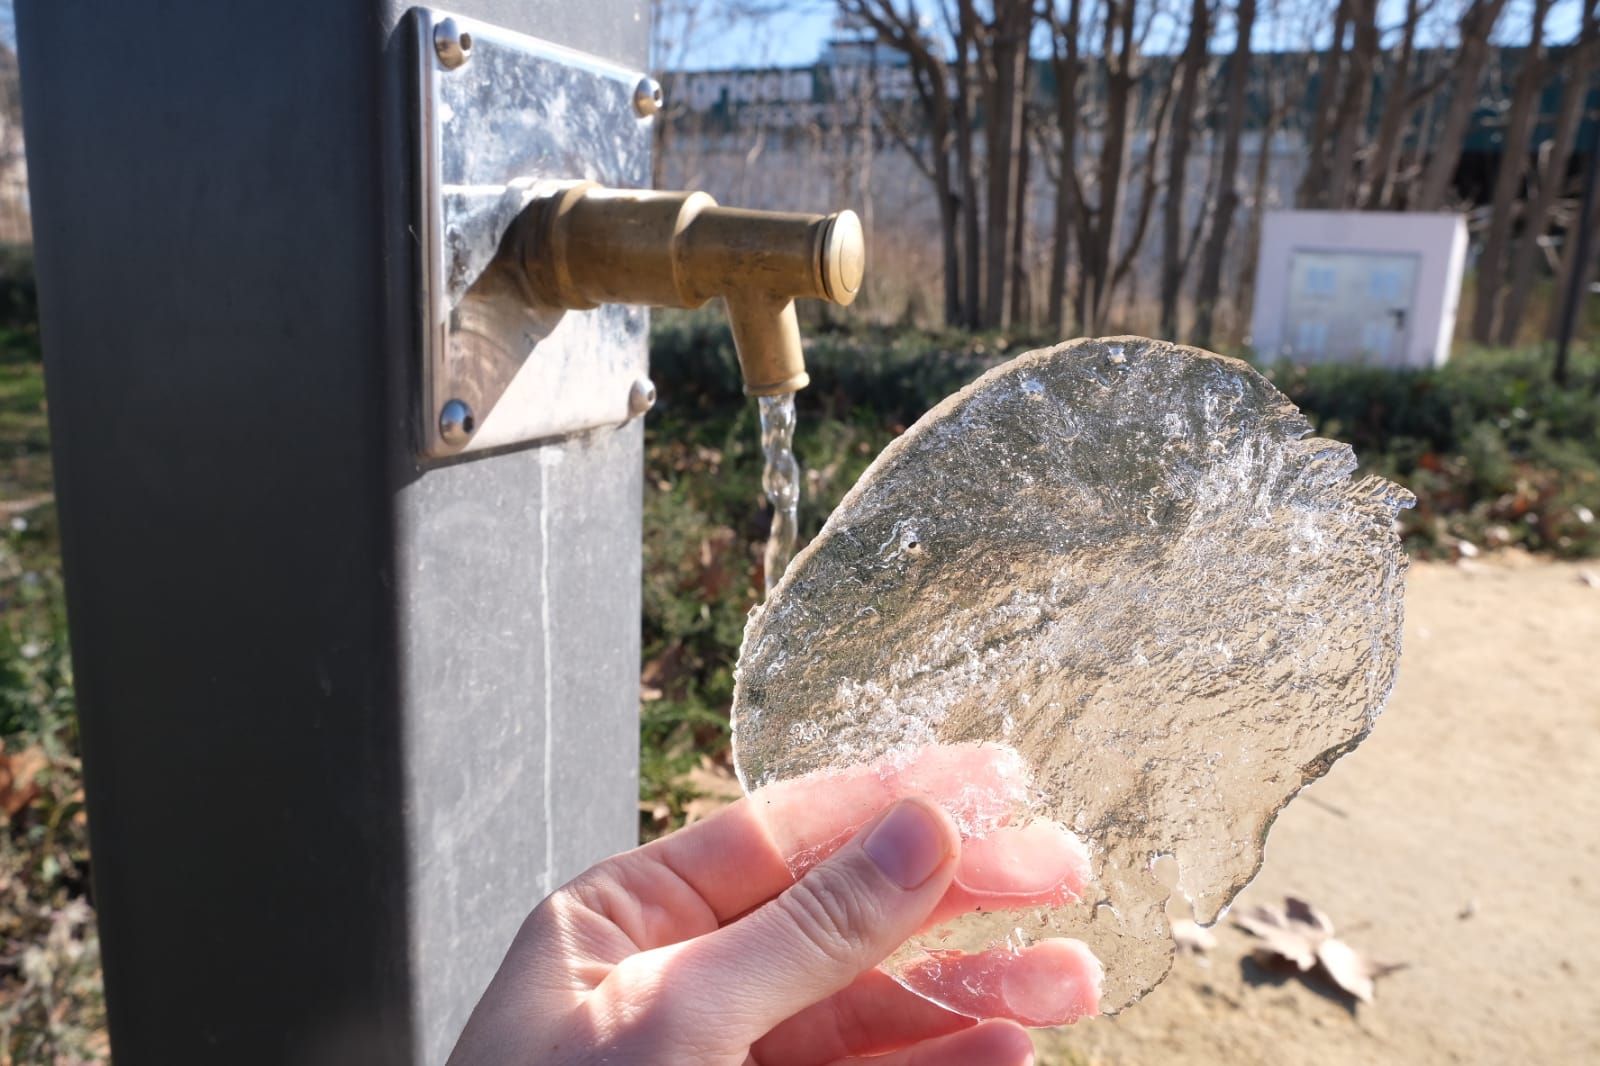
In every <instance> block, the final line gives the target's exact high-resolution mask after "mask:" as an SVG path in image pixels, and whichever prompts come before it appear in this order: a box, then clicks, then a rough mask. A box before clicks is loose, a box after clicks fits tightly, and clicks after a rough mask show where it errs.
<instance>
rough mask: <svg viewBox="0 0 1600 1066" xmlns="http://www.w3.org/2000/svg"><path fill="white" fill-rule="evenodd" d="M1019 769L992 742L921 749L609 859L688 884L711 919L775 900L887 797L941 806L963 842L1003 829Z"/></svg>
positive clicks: (746, 805)
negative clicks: (663, 871) (648, 866)
mask: <svg viewBox="0 0 1600 1066" xmlns="http://www.w3.org/2000/svg"><path fill="white" fill-rule="evenodd" d="M1027 784H1028V772H1027V768H1026V766H1025V765H1024V764H1023V761H1022V759H1021V757H1020V756H1019V755H1018V754H1017V753H1016V752H1015V751H1013V750H1012V749H1010V748H1006V747H1002V746H1000V745H995V744H945V745H929V746H927V747H924V748H921V749H918V750H917V751H915V752H912V753H910V754H909V755H906V756H903V757H898V758H890V759H886V760H883V761H880V762H878V763H874V764H871V765H867V766H855V767H850V768H849V769H845V770H840V771H833V772H828V773H821V774H810V775H807V776H805V777H800V778H794V779H792V780H788V781H782V782H778V783H776V784H772V785H768V786H766V787H764V788H760V789H757V790H756V791H755V792H754V793H752V794H751V795H750V796H749V797H747V798H745V799H743V800H740V801H739V802H737V803H735V804H733V805H732V806H731V807H728V808H726V809H725V810H723V811H721V812H719V813H718V814H716V815H714V816H712V817H711V818H708V819H706V820H705V821H703V822H697V823H695V824H694V825H692V826H690V827H688V828H687V829H682V830H679V831H678V832H676V833H673V834H672V835H670V836H667V837H663V838H662V839H660V840H657V841H655V842H654V843H651V844H649V845H647V846H646V847H643V848H640V849H639V850H637V851H633V852H629V853H627V854H625V855H621V856H618V857H617V858H615V859H612V860H609V861H610V862H611V863H615V864H618V867H619V869H618V872H619V873H623V874H626V873H633V872H637V871H636V870H630V869H629V867H630V866H632V865H633V864H637V863H654V864H660V865H661V866H664V867H666V868H667V869H668V870H670V871H671V872H672V873H673V874H674V875H675V876H676V877H678V878H679V879H680V880H682V881H683V882H685V883H686V884H688V886H689V887H690V888H691V889H692V890H693V891H694V892H696V893H697V894H698V895H699V896H700V898H701V899H702V900H703V901H704V902H705V904H706V906H707V907H709V908H710V910H711V911H712V913H713V914H714V915H715V916H716V920H717V922H718V923H726V922H729V921H732V920H733V919H734V918H737V917H738V916H739V915H741V914H743V913H745V912H746V911H748V910H750V909H751V908H753V907H756V906H759V905H760V904H762V903H764V902H766V901H767V900H769V899H771V898H772V897H773V896H776V895H777V894H778V893H780V892H782V891H783V890H784V889H786V888H788V887H789V885H791V884H793V883H794V880H795V878H796V876H798V875H799V874H800V873H803V872H804V871H805V870H807V869H809V868H810V867H812V866H814V865H816V864H817V863H818V862H821V861H822V860H823V859H825V858H827V857H828V856H829V855H831V854H832V853H833V852H834V851H836V850H838V848H839V847H840V846H841V845H842V844H843V843H844V842H845V841H847V840H849V839H850V838H851V837H852V836H853V835H854V834H855V833H856V831H857V830H858V829H860V828H861V827H862V826H863V825H865V824H866V823H867V822H869V821H871V820H872V819H873V818H874V817H875V816H876V815H877V814H878V813H879V812H881V811H883V810H884V809H885V808H887V807H888V806H889V805H890V804H891V803H894V802H895V801H896V800H899V799H902V798H905V797H907V796H922V797H925V798H928V799H930V800H932V801H934V802H936V803H938V804H939V805H941V806H943V807H944V808H945V809H946V810H947V811H949V812H950V815H951V817H952V818H954V819H955V822H956V824H957V826H959V827H960V828H961V830H962V835H963V836H968V835H982V834H984V833H986V832H988V831H990V830H992V829H994V828H996V827H998V826H1001V825H1004V824H1005V823H1006V822H1007V821H1008V820H1009V818H1010V817H1011V816H1012V814H1013V813H1014V812H1015V811H1017V810H1019V809H1020V808H1021V805H1022V803H1023V801H1024V800H1025V798H1026V789H1027Z"/></svg>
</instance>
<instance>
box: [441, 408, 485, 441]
mask: <svg viewBox="0 0 1600 1066" xmlns="http://www.w3.org/2000/svg"><path fill="white" fill-rule="evenodd" d="M477 428H478V420H477V419H476V418H474V417H473V414H472V408H470V407H468V406H467V405H466V404H464V403H462V402H461V401H460V400H450V401H447V402H446V403H445V405H444V406H443V407H441V408H440V409H439V436H441V437H443V438H444V442H445V443H446V444H451V445H457V446H459V445H462V444H465V443H467V441H468V440H470V439H471V438H472V434H473V433H474V432H476V431H477Z"/></svg>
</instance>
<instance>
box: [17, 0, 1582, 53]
mask: <svg viewBox="0 0 1600 1066" xmlns="http://www.w3.org/2000/svg"><path fill="white" fill-rule="evenodd" d="M758 2H759V0H758ZM915 2H917V3H918V4H919V5H920V4H927V5H928V7H929V9H930V10H934V8H933V4H934V3H935V2H936V0H915ZM1583 2H1584V0H1556V2H1555V4H1554V6H1553V7H1552V8H1551V14H1550V20H1549V24H1548V28H1549V40H1551V41H1554V42H1565V41H1568V40H1571V39H1572V38H1573V37H1574V36H1575V35H1576V33H1577V27H1578V19H1579V13H1580V11H1581V9H1582V8H1581V5H1582V3H1583ZM13 3H14V0H0V41H3V42H4V43H5V44H6V45H7V47H10V48H12V49H13V50H14V49H15V48H16V45H17V38H16V19H15V15H14V12H13ZM1530 3H1531V0H1510V9H1509V10H1508V11H1507V13H1506V14H1505V15H1504V16H1502V19H1501V25H1500V29H1499V32H1498V33H1497V34H1496V37H1497V38H1498V39H1499V40H1500V41H1501V43H1503V44H1521V43H1524V42H1526V41H1527V39H1528V24H1529V22H1530V19H1531V15H1530V10H1529V9H1530ZM691 6H692V7H696V8H699V9H701V10H703V11H715V10H718V9H721V10H723V11H726V10H728V9H729V8H731V7H733V6H734V4H732V3H729V0H661V3H660V5H659V7H660V8H662V9H665V10H666V11H668V12H671V11H674V10H679V11H682V10H684V9H686V8H689V7H691ZM763 6H764V7H768V8H770V7H772V6H775V5H771V4H766V5H763ZM1265 6H1267V5H1264V7H1265ZM837 10H838V9H837V6H836V4H835V3H833V0H797V2H795V3H792V4H789V5H787V6H786V9H784V10H778V11H775V12H773V13H770V14H767V13H764V14H761V15H759V16H754V15H751V16H745V17H743V18H739V17H732V16H729V15H726V14H723V15H717V14H711V15H702V16H700V17H699V18H698V20H697V22H696V24H695V26H694V28H693V31H692V32H691V33H690V34H689V35H688V36H687V38H686V39H683V38H684V35H683V33H682V29H681V25H680V26H679V28H678V29H676V31H674V32H671V33H669V34H668V36H669V37H671V36H677V37H678V38H680V39H679V40H677V41H671V42H669V44H668V45H667V47H666V49H665V52H666V53H667V58H668V59H669V62H668V64H666V65H668V66H671V67H673V68H676V69H681V70H717V69H725V68H729V67H796V66H806V65H809V64H810V63H812V62H814V61H815V60H816V58H817V56H818V55H819V54H820V53H821V51H822V47H823V45H824V44H825V43H826V42H827V40H828V38H829V37H830V36H832V35H833V32H834V30H833V21H834V14H835V12H836V11H837ZM1378 10H1379V20H1380V22H1381V24H1382V25H1384V26H1394V25H1397V24H1398V23H1399V21H1400V19H1401V16H1402V14H1403V12H1404V10H1405V0H1380V2H1379V9H1378ZM669 18H670V16H669ZM680 24H681V20H680ZM1219 29H1220V30H1221V32H1220V33H1219V35H1218V38H1217V40H1216V41H1215V42H1214V43H1213V48H1217V49H1226V48H1229V47H1231V45H1232V42H1231V40H1230V39H1229V37H1228V35H1229V32H1230V31H1229V30H1228V28H1227V26H1226V24H1225V23H1224V24H1223V25H1222V26H1220V27H1219ZM1284 29H1285V27H1283V26H1278V27H1273V26H1271V25H1270V24H1268V20H1263V23H1262V25H1260V26H1259V27H1258V31H1257V33H1256V34H1255V35H1254V36H1255V45H1256V47H1257V48H1262V49H1265V48H1272V47H1274V40H1273V38H1274V37H1275V36H1277V37H1280V38H1281V36H1282V35H1283V33H1284ZM1176 36H1177V35H1176V33H1175V32H1167V33H1165V34H1163V32H1162V30H1161V28H1160V27H1157V28H1155V29H1153V31H1152V34H1151V40H1150V41H1149V42H1148V45H1147V46H1148V47H1149V48H1150V49H1152V50H1155V51H1163V50H1169V48H1170V49H1171V50H1175V45H1176ZM1324 43H1325V42H1324ZM1164 46H1166V47H1164ZM1277 46H1279V47H1282V43H1281V42H1280V43H1278V45H1277Z"/></svg>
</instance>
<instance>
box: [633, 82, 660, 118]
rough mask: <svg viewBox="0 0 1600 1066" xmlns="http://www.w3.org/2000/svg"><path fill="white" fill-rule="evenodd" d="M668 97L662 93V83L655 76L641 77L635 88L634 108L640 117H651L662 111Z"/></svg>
mask: <svg viewBox="0 0 1600 1066" xmlns="http://www.w3.org/2000/svg"><path fill="white" fill-rule="evenodd" d="M665 100H666V97H665V96H664V95H662V92H661V83H660V82H659V81H656V80H655V79H654V78H641V79H639V84H638V86H637V87H635V88H634V90H633V110H634V111H635V112H637V113H638V115H639V117H640V118H649V117H650V116H651V115H655V114H658V113H660V111H661V108H662V106H663V105H664V103H665Z"/></svg>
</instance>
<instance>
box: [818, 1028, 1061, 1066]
mask: <svg viewBox="0 0 1600 1066" xmlns="http://www.w3.org/2000/svg"><path fill="white" fill-rule="evenodd" d="M979 1063H981V1064H982V1066H1032V1063H1033V1041H1032V1040H1031V1039H1029V1037H1028V1033H1027V1031H1026V1030H1024V1029H1022V1028H1021V1027H1019V1026H1018V1025H1016V1024H1015V1023H1013V1022H1004V1021H996V1022H982V1023H980V1024H978V1025H975V1026H973V1027H972V1028H971V1029H967V1030H964V1031H962V1032H959V1033H953V1034H951V1035H950V1036H944V1037H939V1038H937V1039H935V1040H927V1041H924V1042H923V1043H920V1044H916V1045H913V1046H912V1047H908V1048H903V1049H901V1050H900V1051H894V1052H891V1053H889V1054H887V1055H876V1056H873V1057H872V1058H867V1059H842V1060H840V1061H839V1062H838V1063H837V1064H836V1066H976V1064H979Z"/></svg>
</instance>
